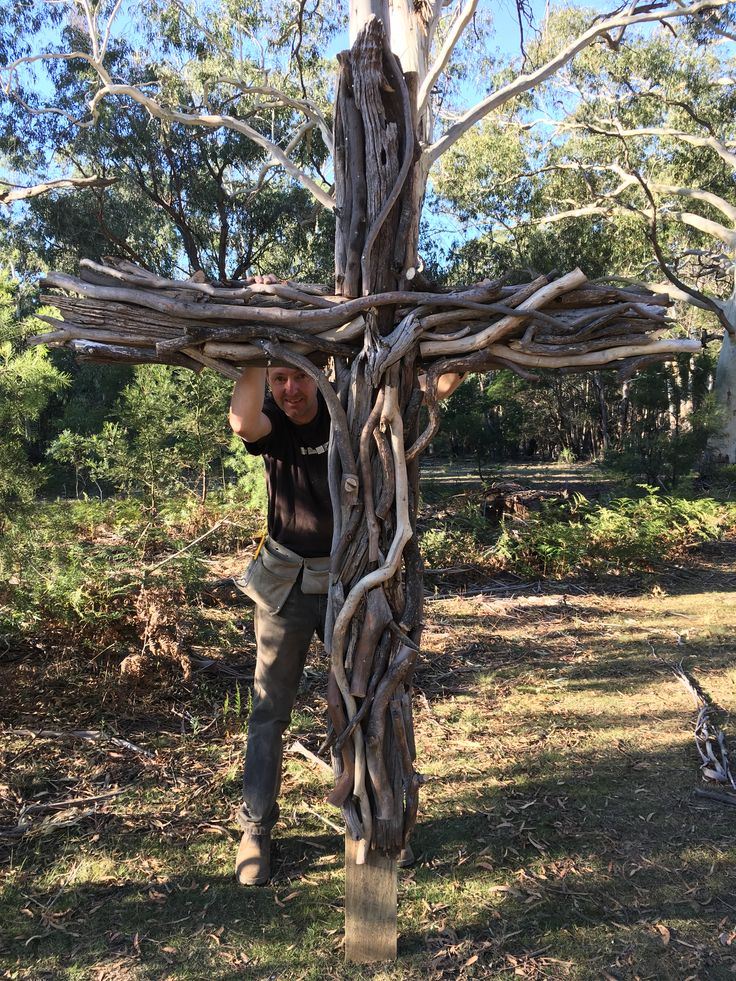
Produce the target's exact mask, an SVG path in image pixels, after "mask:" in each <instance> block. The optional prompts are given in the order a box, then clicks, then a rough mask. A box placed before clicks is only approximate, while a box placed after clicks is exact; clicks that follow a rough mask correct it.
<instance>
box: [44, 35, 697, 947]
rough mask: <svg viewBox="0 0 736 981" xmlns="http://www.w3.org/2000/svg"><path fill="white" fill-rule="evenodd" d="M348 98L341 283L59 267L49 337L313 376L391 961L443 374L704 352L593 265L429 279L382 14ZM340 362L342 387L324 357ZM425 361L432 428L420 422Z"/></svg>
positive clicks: (350, 784) (373, 910)
mask: <svg viewBox="0 0 736 981" xmlns="http://www.w3.org/2000/svg"><path fill="white" fill-rule="evenodd" d="M339 64H340V77H339V86H338V95H337V104H336V108H335V123H334V135H335V192H336V208H335V211H336V216H337V230H336V241H335V283H334V286H332V287H329V288H327V287H320V286H314V285H310V284H299V283H292V282H282V283H274V284H254V283H250V282H246V283H228V284H212V283H208V282H205V281H204V278H203V277H202V276H201V275H199V274H198V275H195V276H194V277H193V278H192V279H190V280H187V281H185V282H180V281H171V280H167V279H162V278H160V277H157V276H155V275H153V274H151V273H150V272H148V271H146V270H143V269H141V268H140V267H137V266H133V265H131V264H129V263H126V262H113V261H111V262H109V263H108V264H105V265H99V264H96V263H92V262H83V263H82V268H81V272H80V278H75V277H70V276H65V275H61V274H51V275H49V276H48V277H47V278H46V281H45V282H46V285H47V286H50V287H53V288H54V289H56V290H58V291H61V292H58V293H54V294H53V295H51V296H48V297H47V298H46V299H48V300H49V302H51V303H53V304H54V305H55V306H56V307H57V308H59V309H60V310H61V313H62V316H63V320H60V319H58V318H46V319H47V320H49V322H50V324H51V327H52V331H51V332H50V333H47V334H44V335H42V336H41V337H39V338H37V339H36V340H37V341H39V342H43V343H56V344H64V345H67V346H70V347H72V348H73V349H74V350H75V351H76V352H77V355H78V356H79V358H80V359H84V360H93V361H127V362H132V363H146V362H154V363H168V364H176V365H184V366H187V367H190V368H193V369H195V370H201V369H202V366H203V365H206V366H209V367H211V368H214V369H215V370H218V371H220V372H221V373H223V374H225V375H226V376H227V377H230V378H237V377H238V376H239V373H240V368H241V367H242V366H243V365H247V364H264V363H267V362H268V360H273V361H276V362H281V363H286V364H289V365H292V366H294V367H300V368H302V369H303V370H304V371H306V372H308V373H309V374H310V375H311V376H312V377H314V378H315V379H316V381H317V383H318V385H319V387H320V390H321V391H322V393H323V395H324V397H325V400H326V402H327V405H328V407H329V411H330V414H331V418H332V436H331V442H330V452H329V463H328V466H329V476H330V489H331V496H332V506H333V514H334V537H333V547H332V566H331V575H330V587H329V604H328V622H327V630H326V648H327V651H328V653H329V656H330V661H331V671H330V676H329V694H328V699H329V715H330V730H331V733H332V755H333V763H334V767H335V777H336V782H335V786H334V789H333V790H332V792H331V794H330V798H329V799H330V800H331V802H332V803H333V804H335V805H338V806H340V807H341V808H342V811H343V815H344V818H345V824H346V829H347V836H346V842H347V845H346V874H347V883H346V956H347V957H348V958H349V959H351V960H381V959H387V958H393V957H394V956H395V954H396V861H395V856H396V855H397V853H398V852H399V850H400V849H401V847H402V845H403V844H404V843H405V842H406V841H407V840H408V836H409V835H410V833H411V830H412V827H413V825H414V822H415V820H416V815H417V806H418V795H419V786H420V783H421V778H420V776H419V775H418V774H417V772H416V769H415V756H416V752H415V745H414V738H413V725H412V706H411V686H412V673H413V671H414V668H415V664H416V659H417V656H418V653H419V649H420V642H421V632H422V597H423V586H422V563H421V558H420V554H419V547H418V542H417V536H416V509H417V489H418V478H419V459H420V454H421V452H422V450H423V449H424V448H425V447H426V446H427V445H428V443H429V442H430V440H431V439H432V436H433V435H434V433H435V432H436V429H437V426H438V423H439V412H438V409H437V401H436V384H437V379H438V378H439V377H440V376H441V375H443V374H444V373H446V372H451V371H463V372H464V371H486V370H489V369H492V368H498V367H508V368H511V369H512V370H514V371H516V372H517V373H519V374H522V375H524V376H526V377H533V372H534V371H535V370H537V369H539V368H545V367H548V368H554V369H558V370H564V371H580V370H591V369H596V368H602V367H616V368H617V369H618V370H619V371H620V372H621V373H622V374H631V373H633V372H634V371H636V370H637V369H638V368H640V367H642V366H644V365H647V364H650V363H652V362H653V361H658V360H663V359H665V358H667V357H672V356H673V355H674V354H676V353H679V352H682V351H694V350H697V349H698V348H699V347H700V345H699V342H696V341H665V340H658V339H656V337H655V336H654V335H655V334H656V332H657V331H659V330H660V329H661V328H663V327H665V326H666V324H667V321H666V318H665V308H666V307H667V306H668V305H669V300H668V299H667V298H666V297H663V296H662V295H661V294H657V295H654V294H649V293H645V292H641V291H631V290H630V291H625V290H618V289H613V288H609V287H605V286H594V285H590V284H587V283H586V279H585V276H584V274H583V273H582V272H580V271H579V270H575V271H574V272H572V273H570V274H568V275H566V276H562V277H560V278H549V277H545V276H542V277H539V278H537V279H535V280H534V281H533V282H531V283H527V284H524V285H521V286H512V285H508V284H507V283H506V282H504V281H503V280H499V281H495V282H490V281H484V282H482V283H479V284H476V285H474V286H471V287H465V288H459V289H453V290H445V291H441V290H430V289H424V290H421V289H417V286H418V284H419V282H420V280H421V274H420V271H419V270H420V265H421V264H420V260H419V257H418V255H417V241H418V234H419V214H420V209H421V202H422V199H423V196H424V191H425V184H426V173H422V171H421V168H420V167H419V165H418V160H419V155H418V153H417V146H418V136H419V131H420V129H421V125H422V123H421V121H420V120H418V119H417V114H416V108H415V107H416V105H417V98H416V94H417V93H416V84H417V83H416V76H415V75H413V74H411V73H408V74H404V73H403V72H402V70H401V66H400V64H399V61H398V59H397V58H396V57H395V55H394V54H393V53H392V52H391V50H390V48H389V46H388V44H387V43H386V40H385V37H384V32H383V28H382V25H381V21H380V20H376V19H373V20H369V21H368V22H367V24H366V25H365V26H364V27H363V29H362V31H361V32H360V34H359V35H358V37H357V40H356V41H355V44H354V45H353V47H352V49H351V50H350V51H346V52H343V53H342V54H341V55H340V56H339ZM328 358H329V359H331V362H332V365H333V367H334V384H331V383H330V382H329V381H328V380H327V377H326V376H325V374H324V372H323V371H322V370H321V368H320V367H319V364H320V363H323V362H324V361H325V360H327V359H328ZM420 368H422V369H423V370H424V371H425V372H426V385H425V388H426V393H425V395H424V398H425V400H426V406H427V410H428V417H429V419H428V422H427V423H426V424H422V423H421V422H420V420H421V415H420V409H421V405H422V400H423V395H422V392H421V391H420V388H419V385H418V381H417V378H418V371H419V369H420Z"/></svg>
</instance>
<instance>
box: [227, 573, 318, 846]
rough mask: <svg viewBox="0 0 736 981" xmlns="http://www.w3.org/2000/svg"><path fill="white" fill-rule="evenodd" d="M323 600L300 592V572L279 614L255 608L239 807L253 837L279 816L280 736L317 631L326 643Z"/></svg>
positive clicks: (241, 823)
mask: <svg viewBox="0 0 736 981" xmlns="http://www.w3.org/2000/svg"><path fill="white" fill-rule="evenodd" d="M326 612H327V597H326V596H325V595H321V594H306V593H303V592H302V575H301V573H300V574H299V577H298V579H297V581H296V582H295V583H294V585H293V587H292V589H291V592H290V593H289V595H288V598H287V600H286V602H285V603H284V605H283V606H282V607H281V610H280V611H279V612H278V613H269V612H268V611H267V610H265V609H263V607H261V606H259V605H256V610H255V630H256V645H257V652H258V653H257V661H256V673H255V680H254V683H253V708H252V711H251V714H250V718H249V720H248V748H247V750H246V754H245V773H244V776H243V805H242V807H241V808H240V810H239V812H238V823H239V824H240V826H241V827H242V828H243V829H244V830H245V831H248V832H250V833H251V834H255V835H259V834H266V833H267V832H269V831H270V830H271V828H272V827H273V826H274V824H275V823H276V821H277V820H278V817H279V807H278V804H277V802H276V799H277V797H278V795H279V790H280V787H281V761H282V756H283V742H282V737H283V733H284V730H285V729H286V727H287V726H288V724H289V720H290V719H291V712H292V709H293V707H294V701H295V699H296V693H297V690H298V688H299V681H300V679H301V676H302V672H303V671H304V662H305V661H306V658H307V651H308V650H309V645H310V643H311V641H312V637H313V636H314V634H315V632H316V633H317V635H318V636H319V638H320V640H324V627H325V614H326Z"/></svg>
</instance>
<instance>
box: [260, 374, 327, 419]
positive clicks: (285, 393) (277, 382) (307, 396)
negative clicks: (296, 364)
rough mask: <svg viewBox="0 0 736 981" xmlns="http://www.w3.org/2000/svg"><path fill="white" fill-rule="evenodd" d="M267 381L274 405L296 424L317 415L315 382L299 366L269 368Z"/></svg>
mask: <svg viewBox="0 0 736 981" xmlns="http://www.w3.org/2000/svg"><path fill="white" fill-rule="evenodd" d="M268 383H269V385H270V386H271V394H272V395H273V400H274V402H275V403H276V405H277V406H278V407H279V408H280V409H282V410H283V411H284V412H285V413H286V415H287V416H288V418H289V419H290V420H291V421H292V422H293V423H296V425H297V426H304V425H306V423H308V422H311V421H312V419H314V417H315V416H316V415H317V409H318V403H317V383H316V381H314V379H313V378H310V376H309V375H308V374H306V372H304V371H301V370H300V369H299V368H269V369H268Z"/></svg>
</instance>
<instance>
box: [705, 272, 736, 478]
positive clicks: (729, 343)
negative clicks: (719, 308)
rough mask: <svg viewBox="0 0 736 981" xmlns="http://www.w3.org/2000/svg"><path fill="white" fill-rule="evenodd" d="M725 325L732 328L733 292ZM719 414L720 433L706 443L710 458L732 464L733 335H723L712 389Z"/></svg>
mask: <svg viewBox="0 0 736 981" xmlns="http://www.w3.org/2000/svg"><path fill="white" fill-rule="evenodd" d="M725 312H726V315H727V316H728V320H729V323H731V324H733V325H734V327H736V291H735V292H734V294H733V295H732V296H731V299H730V300H729V302H728V304H727V305H726V310H725ZM713 391H714V393H715V397H716V402H717V403H718V407H719V408H720V410H721V412H722V417H721V426H722V429H721V433H720V434H719V435H718V436H716V437H714V438H713V439H712V440H711V441H710V443H709V446H708V448H709V450H710V453H711V455H712V456H713V457H715V459H716V460H718V461H719V462H721V463H736V334H731V333H729V332H728V331H725V332H724V335H723V344H722V345H721V353H720V356H719V358H718V367H717V368H716V380H715V385H714V387H713Z"/></svg>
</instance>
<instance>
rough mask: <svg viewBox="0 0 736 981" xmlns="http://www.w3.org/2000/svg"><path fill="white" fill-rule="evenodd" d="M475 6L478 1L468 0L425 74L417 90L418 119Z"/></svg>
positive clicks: (471, 17)
mask: <svg viewBox="0 0 736 981" xmlns="http://www.w3.org/2000/svg"><path fill="white" fill-rule="evenodd" d="M477 6H478V0H468V2H467V3H466V4H465V6H464V7H463V9H462V10H461V11H460V13H459V14H458V16H457V19H456V20H455V23H454V24H453V25H452V27H451V28H450V31H449V33H448V35H447V37H446V38H445V41H444V43H443V45H442V47H441V49H440V52H439V54H438V55H437V60H436V61H435V63H434V64H433V65H432V67H431V68H430V69H429V71H428V72H427V75H426V77H425V78H424V81H423V82H422V84H421V87H420V89H419V94H418V95H417V106H418V108H417V115H418V116H419V117H420V118H421V116H423V115H424V113H425V111H426V109H427V101H428V100H429V96H430V95H431V92H432V89H433V88H434V86H435V84H436V82H437V79H438V78H439V77H440V75H441V74H442V72H443V71H444V69H445V66H446V65H447V62H448V61H449V60H450V57H451V56H452V52H453V51H454V50H455V45H456V44H457V42H458V41H459V39H460V37H461V35H462V33H463V31H464V30H465V28H466V27H467V26H468V24H469V23H470V21H471V20H472V19H473V15H474V14H475V11H476V8H477Z"/></svg>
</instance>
